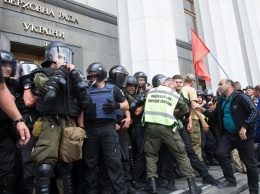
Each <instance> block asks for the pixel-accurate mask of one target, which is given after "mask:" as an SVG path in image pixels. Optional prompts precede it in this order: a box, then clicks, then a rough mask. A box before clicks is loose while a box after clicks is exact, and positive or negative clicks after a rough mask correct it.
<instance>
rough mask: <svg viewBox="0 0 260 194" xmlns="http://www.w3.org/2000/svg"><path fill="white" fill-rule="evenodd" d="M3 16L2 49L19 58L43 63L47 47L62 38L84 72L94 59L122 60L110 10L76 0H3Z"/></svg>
mask: <svg viewBox="0 0 260 194" xmlns="http://www.w3.org/2000/svg"><path fill="white" fill-rule="evenodd" d="M0 18H1V19H0V49H5V50H9V51H11V52H12V53H14V55H15V56H16V58H17V59H18V60H19V61H31V62H35V63H37V64H40V63H41V62H42V61H43V57H44V48H45V47H46V46H47V45H48V44H49V43H50V42H52V41H63V42H65V43H66V44H68V45H69V47H70V48H71V49H72V51H73V63H74V64H75V66H76V68H77V69H80V70H82V71H84V73H85V70H86V68H87V66H88V65H89V64H90V63H92V62H96V61H102V62H105V64H106V65H107V66H108V67H110V66H112V65H115V64H119V63H120V61H119V46H118V34H117V33H118V32H117V19H116V17H115V16H114V15H111V14H109V13H105V12H102V11H100V10H96V9H94V8H90V7H88V6H86V5H84V4H80V3H77V2H73V1H63V0H55V1H53V0H43V1H39V0H28V1H27V0H25V1H21V0H1V1H0Z"/></svg>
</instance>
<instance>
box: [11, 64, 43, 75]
mask: <svg viewBox="0 0 260 194" xmlns="http://www.w3.org/2000/svg"><path fill="white" fill-rule="evenodd" d="M36 69H40V66H39V65H37V64H35V63H32V62H24V61H21V62H20V63H18V65H17V71H16V78H18V79H19V78H20V77H23V76H26V75H29V74H30V73H31V72H32V71H34V70H36Z"/></svg>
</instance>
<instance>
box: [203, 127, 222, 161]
mask: <svg viewBox="0 0 260 194" xmlns="http://www.w3.org/2000/svg"><path fill="white" fill-rule="evenodd" d="M200 133H201V154H202V158H205V157H207V154H209V155H215V154H216V151H217V148H218V145H217V141H216V139H215V138H214V136H213V135H212V133H211V131H210V130H209V131H207V132H205V131H204V130H200Z"/></svg>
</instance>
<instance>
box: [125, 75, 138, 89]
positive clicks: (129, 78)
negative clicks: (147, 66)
mask: <svg viewBox="0 0 260 194" xmlns="http://www.w3.org/2000/svg"><path fill="white" fill-rule="evenodd" d="M126 84H132V85H134V86H135V87H136V86H138V82H137V80H136V78H135V77H134V76H131V75H129V76H127V80H126Z"/></svg>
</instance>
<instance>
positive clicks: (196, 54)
mask: <svg viewBox="0 0 260 194" xmlns="http://www.w3.org/2000/svg"><path fill="white" fill-rule="evenodd" d="M191 33H192V34H191V35H192V56H193V63H194V69H195V74H196V75H198V76H200V77H201V78H203V79H204V80H206V81H207V82H210V81H211V78H210V77H209V73H208V71H207V69H206V66H205V64H204V63H203V61H202V59H203V58H204V57H205V56H206V55H207V54H209V52H210V51H209V49H208V48H207V47H206V45H205V44H204V43H203V42H202V41H201V39H200V38H199V37H198V35H197V34H196V33H195V32H194V30H193V29H191Z"/></svg>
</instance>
